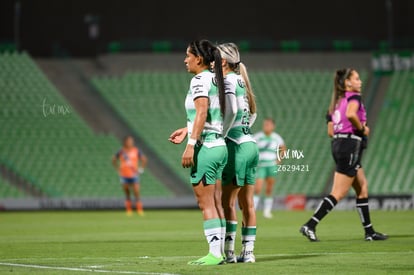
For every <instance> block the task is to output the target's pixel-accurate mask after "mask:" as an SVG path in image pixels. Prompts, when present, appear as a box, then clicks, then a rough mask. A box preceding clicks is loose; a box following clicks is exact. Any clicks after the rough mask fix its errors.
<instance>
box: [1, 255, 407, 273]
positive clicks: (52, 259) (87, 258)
mask: <svg viewBox="0 0 414 275" xmlns="http://www.w3.org/2000/svg"><path fill="white" fill-rule="evenodd" d="M360 254H364V255H387V254H403V255H405V254H414V249H413V250H408V251H369V252H368V251H366V252H365V251H361V252H311V253H276V254H259V255H257V254H256V258H266V257H288V256H324V255H327V256H329V255H333V256H335V255H360ZM197 257H202V255H198V256H194V255H193V256H189V255H186V256H136V257H119V258H116V259H114V258H108V257H83V258H76V257H69V258H12V259H0V260H1V261H3V262H0V264H2V263H4V262H13V261H24V260H26V261H36V260H39V259H40V260H43V261H59V260H62V259H65V260H85V261H88V260H90V261H92V260H94V261H99V260H101V261H107V260H111V261H112V262H114V263H116V262H118V263H119V262H124V261H131V260H135V261H136V260H137V259H138V260H151V259H189V258H197ZM154 274H160V273H154Z"/></svg>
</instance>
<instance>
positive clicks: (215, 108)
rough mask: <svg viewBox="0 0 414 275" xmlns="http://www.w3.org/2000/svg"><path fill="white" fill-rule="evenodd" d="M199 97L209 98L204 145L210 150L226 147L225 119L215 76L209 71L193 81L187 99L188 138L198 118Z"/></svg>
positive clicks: (202, 137) (195, 77)
mask: <svg viewBox="0 0 414 275" xmlns="http://www.w3.org/2000/svg"><path fill="white" fill-rule="evenodd" d="M199 97H207V98H208V102H209V107H208V113H207V119H206V123H205V124H204V129H203V131H202V133H201V137H200V139H201V141H202V142H203V145H204V146H206V147H208V148H211V147H215V146H225V145H226V143H225V142H224V139H223V137H222V132H223V118H222V115H221V112H220V101H219V96H218V88H217V85H216V84H215V76H214V74H213V73H211V72H209V71H203V72H201V73H199V74H197V75H196V76H194V77H193V78H192V79H191V83H190V90H189V91H188V94H187V97H186V99H185V109H186V112H187V129H188V137H190V136H191V133H192V131H193V126H194V120H195V117H196V109H195V104H194V100H195V99H197V98H199Z"/></svg>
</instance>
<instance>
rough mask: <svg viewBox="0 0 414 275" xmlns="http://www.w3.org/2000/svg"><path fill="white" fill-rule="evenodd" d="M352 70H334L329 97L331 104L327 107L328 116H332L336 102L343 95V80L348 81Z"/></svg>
mask: <svg viewBox="0 0 414 275" xmlns="http://www.w3.org/2000/svg"><path fill="white" fill-rule="evenodd" d="M353 71H354V69H352V68H344V69H339V70H336V72H335V77H334V88H333V92H332V97H331V104H330V105H329V114H332V113H333V111H334V110H335V106H336V104H337V103H338V100H339V99H340V98H341V97H343V96H344V94H345V80H346V79H349V78H350V77H351V75H352V72H353Z"/></svg>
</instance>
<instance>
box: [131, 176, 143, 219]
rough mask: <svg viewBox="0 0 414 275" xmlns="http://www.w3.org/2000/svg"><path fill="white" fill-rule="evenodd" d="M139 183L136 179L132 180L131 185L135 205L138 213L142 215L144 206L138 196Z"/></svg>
mask: <svg viewBox="0 0 414 275" xmlns="http://www.w3.org/2000/svg"><path fill="white" fill-rule="evenodd" d="M140 187H141V186H140V184H139V183H138V181H136V182H134V183H133V185H132V188H133V191H134V197H135V205H136V210H137V213H138V215H140V216H143V215H144V207H143V205H142V201H141V196H140Z"/></svg>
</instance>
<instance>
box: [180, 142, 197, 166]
mask: <svg viewBox="0 0 414 275" xmlns="http://www.w3.org/2000/svg"><path fill="white" fill-rule="evenodd" d="M181 164H182V165H183V167H184V168H189V167H192V166H193V165H194V146H193V145H190V144H187V147H185V150H184V153H183V157H182V159H181Z"/></svg>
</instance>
